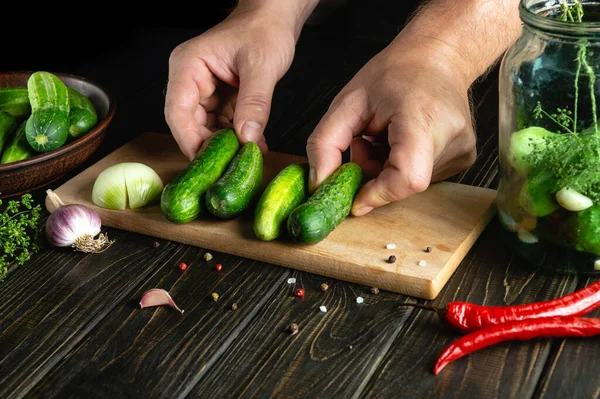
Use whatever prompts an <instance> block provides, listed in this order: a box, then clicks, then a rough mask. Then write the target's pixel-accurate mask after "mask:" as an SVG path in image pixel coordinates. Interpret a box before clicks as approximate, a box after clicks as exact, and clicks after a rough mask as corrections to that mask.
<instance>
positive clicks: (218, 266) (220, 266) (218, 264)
mask: <svg viewBox="0 0 600 399" xmlns="http://www.w3.org/2000/svg"><path fill="white" fill-rule="evenodd" d="M215 269H217V271H218V272H220V271H221V270H223V265H222V264H220V263H217V264H216V265H215Z"/></svg>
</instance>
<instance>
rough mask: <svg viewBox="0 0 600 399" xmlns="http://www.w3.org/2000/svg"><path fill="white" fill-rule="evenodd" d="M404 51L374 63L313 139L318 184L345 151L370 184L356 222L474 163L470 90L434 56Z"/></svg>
mask: <svg viewBox="0 0 600 399" xmlns="http://www.w3.org/2000/svg"><path fill="white" fill-rule="evenodd" d="M399 50H400V49H399V48H388V49H386V50H384V51H382V52H381V53H379V54H378V55H377V56H375V57H374V58H373V59H372V60H371V61H369V62H368V63H367V64H366V65H365V66H364V67H363V68H362V69H361V70H360V71H359V72H358V74H357V75H356V76H355V77H354V78H353V79H352V80H351V81H350V82H349V83H348V84H347V85H346V87H345V88H344V89H343V90H342V91H341V92H340V93H339V94H338V96H337V97H336V98H335V99H334V101H333V102H332V104H331V107H330V108H329V111H328V112H327V113H326V115H325V116H324V117H323V119H322V120H321V122H320V123H319V124H318V126H317V127H316V129H315V131H314V133H313V134H312V135H311V136H310V138H309V140H308V146H307V152H308V157H309V162H310V164H311V166H313V169H312V170H311V172H312V176H311V182H312V184H313V186H318V185H319V184H321V182H322V181H323V180H324V179H325V177H327V176H328V175H329V174H330V173H331V172H333V171H334V170H335V169H336V168H337V167H338V166H339V165H340V163H341V153H342V151H344V150H345V149H347V148H348V147H350V154H351V161H353V162H356V163H358V164H359V165H360V166H361V167H362V168H363V170H364V172H365V175H366V177H367V178H370V179H371V180H370V181H368V182H367V183H366V184H365V186H364V187H363V188H362V189H361V191H360V192H359V194H358V195H357V197H356V199H355V201H354V206H353V209H352V213H353V214H354V215H356V216H360V215H363V214H365V213H367V212H369V211H371V210H372V209H373V208H377V207H380V206H382V205H385V204H388V203H390V202H393V201H399V200H402V199H404V198H406V197H408V196H410V195H412V194H414V193H418V192H421V191H423V190H425V189H426V188H427V187H428V186H429V183H430V182H431V181H432V180H433V181H436V180H442V179H446V178H448V177H450V176H452V175H454V174H456V173H458V172H460V171H461V170H463V169H465V168H467V167H469V166H470V165H471V164H472V163H473V161H474V160H475V135H474V132H473V126H472V122H471V112H470V107H469V99H468V84H467V83H466V82H465V81H464V79H461V77H460V76H456V73H455V72H454V71H453V70H452V69H451V68H449V67H448V66H447V65H448V64H447V62H444V60H441V59H440V60H434V57H435V55H430V56H426V53H424V52H423V51H410V50H407V51H399ZM424 56H425V57H424ZM427 57H429V58H427Z"/></svg>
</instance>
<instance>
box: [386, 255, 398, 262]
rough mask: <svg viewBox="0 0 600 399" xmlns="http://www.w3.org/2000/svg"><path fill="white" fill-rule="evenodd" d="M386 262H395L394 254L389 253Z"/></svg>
mask: <svg viewBox="0 0 600 399" xmlns="http://www.w3.org/2000/svg"><path fill="white" fill-rule="evenodd" d="M387 261H388V263H394V262H396V255H390V257H389V258H388V260H387Z"/></svg>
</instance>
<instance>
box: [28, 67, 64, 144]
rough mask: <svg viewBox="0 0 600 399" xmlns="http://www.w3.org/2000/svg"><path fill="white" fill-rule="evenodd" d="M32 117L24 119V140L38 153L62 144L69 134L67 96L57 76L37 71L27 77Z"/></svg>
mask: <svg viewBox="0 0 600 399" xmlns="http://www.w3.org/2000/svg"><path fill="white" fill-rule="evenodd" d="M27 90H28V92H29V102H30V103H31V116H30V117H29V118H28V119H27V124H26V125H25V132H26V136H27V141H28V142H29V144H30V145H31V147H32V148H33V149H34V150H36V151H38V152H47V151H52V150H56V149H57V148H59V147H61V146H62V145H63V144H64V143H65V142H66V141H67V138H68V137H69V109H70V107H69V95H68V91H67V86H66V85H65V84H64V83H63V81H62V80H60V79H59V78H58V77H57V76H56V75H54V74H52V73H50V72H45V71H37V72H34V73H33V74H31V76H30V77H29V79H28V80H27Z"/></svg>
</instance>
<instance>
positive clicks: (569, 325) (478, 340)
mask: <svg viewBox="0 0 600 399" xmlns="http://www.w3.org/2000/svg"><path fill="white" fill-rule="evenodd" d="M594 335H600V318H591V317H544V318H540V319H530V320H519V321H512V322H508V323H505V324H499V325H493V326H490V327H485V328H482V329H480V330H477V331H473V332H470V333H468V334H466V335H463V336H462V337H460V338H459V339H458V340H456V341H455V342H453V343H452V344H450V345H448V346H447V347H446V348H445V349H444V350H443V351H442V352H441V354H440V356H439V357H438V360H437V363H436V364H435V367H434V369H433V373H434V374H436V375H437V374H438V373H439V372H440V371H442V369H443V368H444V367H446V366H447V365H448V363H450V362H452V361H454V360H456V359H459V358H461V357H463V356H466V355H468V354H470V353H473V352H475V351H477V350H479V349H483V348H486V347H488V346H491V345H494V344H497V343H499V342H504V341H511V340H528V339H532V338H554V337H591V336H594Z"/></svg>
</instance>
